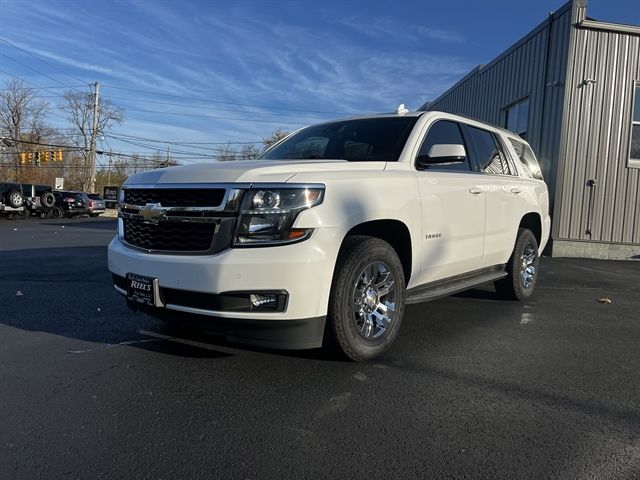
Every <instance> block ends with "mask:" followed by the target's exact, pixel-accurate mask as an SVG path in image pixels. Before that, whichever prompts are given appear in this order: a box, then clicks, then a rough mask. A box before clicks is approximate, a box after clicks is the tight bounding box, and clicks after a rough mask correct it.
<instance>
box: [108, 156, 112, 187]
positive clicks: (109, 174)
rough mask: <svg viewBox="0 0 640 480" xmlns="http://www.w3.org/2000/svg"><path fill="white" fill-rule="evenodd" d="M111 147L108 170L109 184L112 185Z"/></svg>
mask: <svg viewBox="0 0 640 480" xmlns="http://www.w3.org/2000/svg"><path fill="white" fill-rule="evenodd" d="M111 156H112V155H111V147H109V170H108V171H107V172H108V173H107V185H108V186H110V185H111Z"/></svg>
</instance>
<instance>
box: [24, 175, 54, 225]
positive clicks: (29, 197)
mask: <svg viewBox="0 0 640 480" xmlns="http://www.w3.org/2000/svg"><path fill="white" fill-rule="evenodd" d="M22 195H23V197H24V205H25V209H26V210H27V214H28V215H29V216H30V215H35V216H38V217H40V218H49V217H50V216H51V212H52V210H53V207H54V205H55V202H56V199H55V197H54V195H53V189H52V188H51V187H50V186H49V185H33V184H30V183H23V184H22Z"/></svg>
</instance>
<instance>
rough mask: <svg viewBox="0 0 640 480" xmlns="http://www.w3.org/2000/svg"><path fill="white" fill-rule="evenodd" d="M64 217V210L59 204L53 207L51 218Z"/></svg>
mask: <svg viewBox="0 0 640 480" xmlns="http://www.w3.org/2000/svg"><path fill="white" fill-rule="evenodd" d="M62 217H64V211H63V210H62V208H60V207H58V206H57V205H56V206H55V207H53V208H52V209H51V218H62Z"/></svg>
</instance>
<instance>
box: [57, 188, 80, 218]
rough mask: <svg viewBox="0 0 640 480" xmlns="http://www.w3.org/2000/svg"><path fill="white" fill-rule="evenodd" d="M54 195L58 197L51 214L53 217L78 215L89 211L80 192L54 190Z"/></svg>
mask: <svg viewBox="0 0 640 480" xmlns="http://www.w3.org/2000/svg"><path fill="white" fill-rule="evenodd" d="M53 195H54V197H55V199H56V202H55V205H54V207H53V210H52V214H51V216H52V217H53V218H62V217H77V216H79V215H86V214H88V213H89V209H88V208H87V206H86V204H85V202H84V200H83V198H82V195H81V194H80V193H78V192H67V191H63V190H58V191H55V192H53Z"/></svg>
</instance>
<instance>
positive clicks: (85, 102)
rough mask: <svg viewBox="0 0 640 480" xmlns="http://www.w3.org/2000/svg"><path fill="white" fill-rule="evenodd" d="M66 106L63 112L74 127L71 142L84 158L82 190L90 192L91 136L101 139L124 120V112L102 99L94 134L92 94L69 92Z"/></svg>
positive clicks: (66, 96)
mask: <svg viewBox="0 0 640 480" xmlns="http://www.w3.org/2000/svg"><path fill="white" fill-rule="evenodd" d="M64 98H65V100H66V105H65V106H64V107H63V110H65V111H66V112H67V115H68V118H69V121H70V122H71V124H72V125H73V128H74V131H73V132H72V134H71V136H70V138H69V140H70V141H71V142H72V143H73V145H75V146H76V147H79V149H80V154H81V156H82V165H81V167H82V168H79V169H78V170H80V172H81V175H82V189H83V190H88V189H89V186H90V185H91V175H92V171H91V170H92V165H91V158H90V155H91V154H90V151H89V150H90V147H91V136H92V135H96V137H99V136H100V135H102V134H103V133H104V131H105V130H107V129H109V128H110V127H111V126H113V125H114V124H120V123H122V121H123V120H124V111H123V109H122V108H121V107H119V106H117V105H114V104H113V103H112V102H110V101H108V100H104V99H100V106H99V108H98V122H97V125H98V128H97V131H96V132H93V113H94V105H93V103H94V97H93V94H92V93H82V92H76V91H69V92H67V93H66V94H65V96H64Z"/></svg>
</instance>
